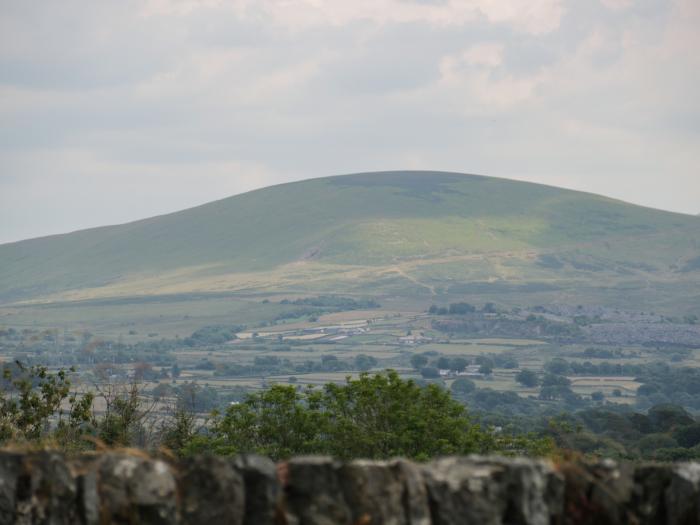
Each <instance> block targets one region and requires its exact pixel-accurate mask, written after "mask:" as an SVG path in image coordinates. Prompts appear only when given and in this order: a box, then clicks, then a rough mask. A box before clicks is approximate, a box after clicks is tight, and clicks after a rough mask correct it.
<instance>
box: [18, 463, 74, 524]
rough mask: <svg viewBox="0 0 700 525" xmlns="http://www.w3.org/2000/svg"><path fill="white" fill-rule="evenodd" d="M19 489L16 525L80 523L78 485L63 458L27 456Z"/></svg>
mask: <svg viewBox="0 0 700 525" xmlns="http://www.w3.org/2000/svg"><path fill="white" fill-rule="evenodd" d="M16 488H17V492H16V497H17V500H16V504H15V523H17V524H24V523H27V524H29V523H32V524H42V525H44V524H45V525H63V524H74V523H77V522H78V521H79V509H78V497H77V494H78V490H77V484H76V481H75V478H74V477H73V475H72V473H71V471H70V469H69V468H68V465H67V464H66V461H65V459H64V458H63V456H62V455H60V454H58V453H55V452H39V453H36V454H28V455H26V456H25V458H24V462H23V465H22V471H21V473H20V475H19V477H18V478H17V486H16Z"/></svg>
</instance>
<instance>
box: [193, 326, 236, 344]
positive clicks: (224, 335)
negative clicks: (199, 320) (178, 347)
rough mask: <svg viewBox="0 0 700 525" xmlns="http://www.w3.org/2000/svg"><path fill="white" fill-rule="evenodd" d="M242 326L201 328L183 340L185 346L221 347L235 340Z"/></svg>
mask: <svg viewBox="0 0 700 525" xmlns="http://www.w3.org/2000/svg"><path fill="white" fill-rule="evenodd" d="M244 328H245V327H244V326H238V325H211V326H203V327H202V328H199V329H198V330H196V331H194V332H193V333H192V335H190V336H189V337H187V338H185V340H184V344H185V345H187V346H190V347H192V346H207V345H222V344H224V343H227V342H229V341H233V340H234V339H236V334H237V333H238V332H240V331H241V330H243V329H244Z"/></svg>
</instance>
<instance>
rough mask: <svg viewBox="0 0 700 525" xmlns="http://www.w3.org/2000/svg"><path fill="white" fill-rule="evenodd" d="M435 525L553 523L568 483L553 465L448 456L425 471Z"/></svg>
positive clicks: (426, 467)
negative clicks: (564, 481)
mask: <svg viewBox="0 0 700 525" xmlns="http://www.w3.org/2000/svg"><path fill="white" fill-rule="evenodd" d="M423 473H424V476H425V480H426V485H427V488H428V494H429V498H430V505H431V513H432V520H433V523H434V524H435V525H453V524H458V523H459V524H472V523H473V524H483V525H501V524H511V523H513V524H515V523H518V524H523V525H530V524H532V525H548V524H549V523H550V522H551V521H553V520H555V519H556V518H557V517H558V516H559V515H560V514H561V507H562V499H563V498H562V494H563V482H562V480H561V478H560V477H559V475H558V474H557V473H556V472H555V471H554V469H553V468H552V466H551V465H549V464H548V463H545V462H541V461H529V460H523V459H507V458H483V457H478V456H471V457H468V458H443V459H439V460H436V461H433V462H431V463H429V464H427V465H426V466H425V467H424V470H423Z"/></svg>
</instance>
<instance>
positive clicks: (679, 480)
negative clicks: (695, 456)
mask: <svg viewBox="0 0 700 525" xmlns="http://www.w3.org/2000/svg"><path fill="white" fill-rule="evenodd" d="M665 502H666V511H667V515H666V523H668V524H669V525H692V524H696V523H700V505H699V503H700V464H699V463H682V464H679V465H675V466H674V467H673V468H672V469H671V482H670V484H669V486H668V488H667V489H666V498H665Z"/></svg>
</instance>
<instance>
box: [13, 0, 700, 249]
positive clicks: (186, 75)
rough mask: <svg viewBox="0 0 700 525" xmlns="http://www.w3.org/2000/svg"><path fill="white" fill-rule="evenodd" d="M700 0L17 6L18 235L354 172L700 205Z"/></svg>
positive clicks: (685, 207) (174, 0) (160, 1)
mask: <svg viewBox="0 0 700 525" xmlns="http://www.w3.org/2000/svg"><path fill="white" fill-rule="evenodd" d="M699 24H700V4H699V3H698V2H696V1H694V0H663V1H662V0H599V1H591V2H573V1H565V0H537V1H535V2H530V3H527V4H523V3H522V2H517V1H514V0H501V1H498V2H494V1H492V0H459V1H458V0H445V1H419V0H416V1H409V0H381V1H378V2H377V1H372V2H353V3H352V4H350V3H347V2H340V1H326V2H312V1H307V0H294V1H292V2H276V1H272V0H268V1H256V2H250V1H247V0H236V1H232V2H220V1H216V0H209V1H205V2H192V1H188V0H151V1H148V2H100V3H91V2H84V1H81V0H76V1H74V2H66V3H61V4H47V5H41V6H39V5H38V4H35V5H31V4H28V3H26V2H12V1H8V2H3V14H2V16H0V90H1V92H2V95H3V96H2V98H1V99H0V112H1V114H2V120H1V122H0V135H1V136H2V141H1V142H0V243H7V242H12V241H17V240H22V239H27V238H34V237H41V236H46V235H51V234H58V233H65V232H69V231H75V230H80V229H84V228H90V227H97V226H102V225H109V224H120V223H125V222H130V221H133V220H138V219H142V218H146V217H151V216H154V215H160V214H164V213H169V212H174V211H178V210H182V209H185V208H189V207H192V206H196V205H200V204H204V203H206V202H210V201H213V200H217V199H221V198H225V197H228V196H231V195H235V194H239V193H242V192H245V191H249V190H252V189H257V188H261V187H265V186H269V185H272V184H278V183H283V182H291V181H297V180H304V179H308V178H316V177H322V176H330V175H337V174H343V173H358V172H369V171H384V170H397V169H411V170H415V169H424V170H435V171H454V172H466V173H478V174H482V175H487V176H494V177H500V178H509V179H516V180H522V181H529V182H537V183H544V184H549V185H553V186H558V187H562V188H568V189H574V190H580V191H587V192H591V193H596V194H601V195H605V196H608V197H613V198H616V199H620V200H624V201H626V202H631V203H634V204H639V205H643V206H648V207H653V208H657V209H664V210H668V211H675V212H681V213H686V214H691V215H696V214H698V213H700V204H699V203H700V173H699V172H698V166H699V165H700V101H699V99H698V97H697V93H698V92H699V91H700V56H698V54H697V53H694V52H693V51H694V50H695V49H698V48H700V35H699V34H698V32H697V27H698V25H699Z"/></svg>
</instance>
